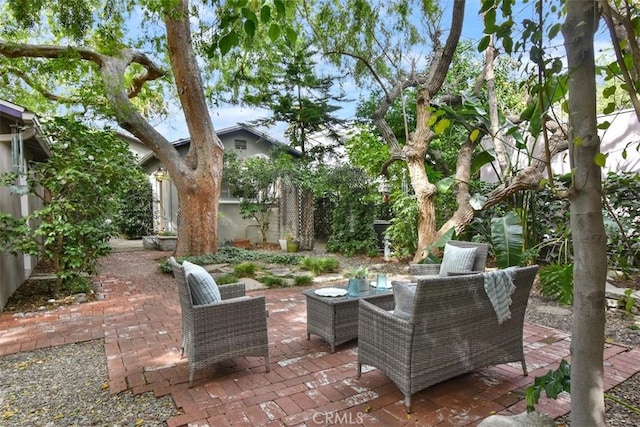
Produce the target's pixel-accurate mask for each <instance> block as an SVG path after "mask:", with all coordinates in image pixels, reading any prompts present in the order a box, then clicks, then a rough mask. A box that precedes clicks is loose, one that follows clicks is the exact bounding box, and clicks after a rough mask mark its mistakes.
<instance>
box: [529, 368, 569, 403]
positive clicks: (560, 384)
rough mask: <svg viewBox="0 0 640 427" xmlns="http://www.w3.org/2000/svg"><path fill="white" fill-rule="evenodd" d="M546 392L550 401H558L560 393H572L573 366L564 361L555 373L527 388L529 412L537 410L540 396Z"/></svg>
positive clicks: (538, 378) (539, 378)
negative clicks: (536, 406)
mask: <svg viewBox="0 0 640 427" xmlns="http://www.w3.org/2000/svg"><path fill="white" fill-rule="evenodd" d="M543 391H544V392H545V393H546V395H547V397H548V398H550V399H556V398H557V397H558V395H559V394H560V393H562V392H563V391H566V392H567V393H571V366H570V365H569V362H567V361H566V360H564V359H562V361H561V362H560V366H559V367H558V369H556V370H555V371H549V372H547V374H546V375H543V376H541V377H536V379H535V380H534V383H533V385H531V386H529V387H527V391H526V396H525V398H526V401H527V412H532V411H534V410H535V405H536V404H537V403H538V401H539V400H540V395H541V394H542V392H543Z"/></svg>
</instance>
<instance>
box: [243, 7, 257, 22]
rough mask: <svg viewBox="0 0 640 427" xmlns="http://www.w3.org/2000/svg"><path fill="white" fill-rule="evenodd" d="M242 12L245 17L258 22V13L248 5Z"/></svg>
mask: <svg viewBox="0 0 640 427" xmlns="http://www.w3.org/2000/svg"><path fill="white" fill-rule="evenodd" d="M240 12H241V13H242V16H244V18H245V19H248V20H250V21H253V22H254V23H256V24H257V23H258V17H257V16H256V14H255V13H254V12H253V11H252V10H251V9H249V8H247V7H243V8H242V9H241V10H240Z"/></svg>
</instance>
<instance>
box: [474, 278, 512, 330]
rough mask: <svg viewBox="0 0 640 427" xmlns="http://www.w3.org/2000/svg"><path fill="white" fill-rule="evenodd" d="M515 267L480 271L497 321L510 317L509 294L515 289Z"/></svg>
mask: <svg viewBox="0 0 640 427" xmlns="http://www.w3.org/2000/svg"><path fill="white" fill-rule="evenodd" d="M514 274H515V267H509V268H505V269H503V270H495V271H487V272H485V273H482V276H483V278H484V290H485V292H486V293H487V296H488V297H489V301H491V305H492V306H493V309H494V310H495V312H496V316H498V323H499V324H501V323H502V322H504V321H505V320H507V319H509V318H511V311H510V310H509V306H510V305H511V295H512V294H513V292H514V291H515V290H516V287H515V285H514V284H513V276H514Z"/></svg>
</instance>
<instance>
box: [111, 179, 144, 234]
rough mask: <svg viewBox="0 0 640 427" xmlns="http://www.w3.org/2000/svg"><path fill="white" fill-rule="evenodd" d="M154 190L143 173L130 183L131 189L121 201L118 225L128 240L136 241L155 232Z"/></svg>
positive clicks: (124, 194)
mask: <svg viewBox="0 0 640 427" xmlns="http://www.w3.org/2000/svg"><path fill="white" fill-rule="evenodd" d="M152 203H153V190H152V189H151V183H150V182H149V180H148V179H147V177H146V176H145V175H144V173H143V172H142V171H140V172H139V173H137V174H136V175H135V177H134V178H132V179H131V181H130V188H129V189H128V191H125V192H124V193H123V195H122V196H121V200H120V211H119V212H118V218H117V219H116V225H117V226H118V229H119V230H120V232H121V233H122V234H124V235H125V237H126V238H127V239H136V238H140V237H142V236H147V235H149V234H151V233H152V232H153V205H152Z"/></svg>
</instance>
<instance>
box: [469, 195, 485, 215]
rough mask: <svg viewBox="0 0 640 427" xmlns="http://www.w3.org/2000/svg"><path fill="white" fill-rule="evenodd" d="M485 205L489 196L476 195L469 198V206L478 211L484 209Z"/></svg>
mask: <svg viewBox="0 0 640 427" xmlns="http://www.w3.org/2000/svg"><path fill="white" fill-rule="evenodd" d="M485 203H487V196H485V195H484V194H480V193H474V194H473V195H472V196H471V198H469V204H470V205H471V207H472V208H473V209H475V210H477V211H479V210H480V209H482V207H483V206H484V204H485Z"/></svg>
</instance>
